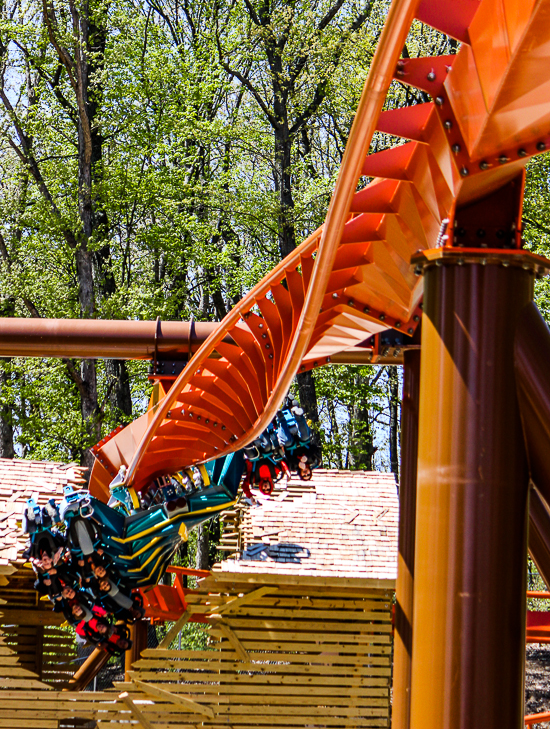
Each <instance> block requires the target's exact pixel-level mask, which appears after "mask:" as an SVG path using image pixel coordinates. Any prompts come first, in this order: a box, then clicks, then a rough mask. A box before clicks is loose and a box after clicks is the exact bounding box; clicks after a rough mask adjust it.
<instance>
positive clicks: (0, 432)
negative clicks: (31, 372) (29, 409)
mask: <svg viewBox="0 0 550 729" xmlns="http://www.w3.org/2000/svg"><path fill="white" fill-rule="evenodd" d="M10 364H11V359H9V358H8V357H2V358H1V365H0V388H1V392H2V396H3V397H4V396H5V394H6V392H5V391H6V389H7V387H9V381H10V371H9V366H10ZM13 456H14V447H13V412H12V407H11V406H10V405H9V404H8V403H7V402H5V403H4V404H3V405H2V407H1V408H0V458H13Z"/></svg>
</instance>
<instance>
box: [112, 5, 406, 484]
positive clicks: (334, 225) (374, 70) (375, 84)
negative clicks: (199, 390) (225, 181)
mask: <svg viewBox="0 0 550 729" xmlns="http://www.w3.org/2000/svg"><path fill="white" fill-rule="evenodd" d="M417 4H418V0H396V1H395V2H393V3H392V6H391V8H390V11H389V14H388V19H387V22H386V24H385V26H384V30H383V31H382V34H381V37H380V42H379V44H378V47H377V50H376V53H375V56H374V58H373V60H372V64H371V70H370V72H369V76H368V78H367V82H366V84H365V89H364V91H363V94H362V97H361V102H360V104H359V109H358V112H357V116H356V118H355V120H354V123H353V126H352V128H351V131H350V135H349V138H348V143H347V146H346V151H345V153H344V158H343V160H342V167H341V169H340V172H339V174H338V178H337V181H336V189H335V192H334V195H333V197H332V200H331V204H330V207H329V211H328V214H327V219H326V223H325V227H324V228H323V232H322V234H321V236H320V241H319V244H318V252H317V257H316V260H315V264H314V266H313V271H312V273H311V281H310V284H309V286H308V287H307V292H306V293H305V301H304V304H303V307H302V310H301V313H300V316H299V319H298V321H297V322H296V326H295V327H294V329H293V335H292V337H291V341H290V342H289V343H288V350H287V353H286V356H285V357H284V364H283V366H282V368H281V371H280V374H279V378H278V379H277V380H276V381H275V382H273V384H272V387H271V388H270V390H271V392H270V393H269V394H268V396H267V398H266V399H265V402H264V403H262V406H261V407H260V412H259V413H258V414H257V417H256V419H255V422H253V423H251V427H250V428H249V429H247V431H246V432H245V433H243V435H242V436H235V435H234V438H233V447H231V445H230V444H229V443H228V444H227V446H226V447H225V448H223V447H222V448H219V447H217V448H216V450H219V451H220V453H219V455H223V454H224V453H229V452H231V450H234V449H235V448H238V447H241V446H244V445H246V444H247V443H249V442H250V441H252V440H253V439H254V438H256V437H257V436H258V435H259V434H260V433H261V432H262V431H263V430H264V429H265V428H266V426H267V425H268V424H269V423H270V421H271V420H272V419H273V417H274V416H275V413H276V412H277V410H278V408H279V406H280V404H281V402H282V400H283V398H284V396H285V395H286V393H287V391H288V389H289V387H290V384H291V382H292V379H293V378H294V375H295V374H296V371H297V369H298V367H299V366H300V364H301V362H302V360H303V358H304V355H305V353H306V349H307V346H308V344H309V341H310V339H311V336H312V334H313V327H314V325H315V323H316V321H317V316H318V312H319V309H320V307H321V304H322V302H323V299H324V297H325V292H326V289H327V284H328V281H329V277H330V275H331V273H332V270H333V267H334V261H335V257H336V252H337V250H338V246H339V244H340V238H341V235H342V230H343V226H344V223H345V220H346V217H347V215H348V214H349V208H350V202H351V199H352V196H353V194H354V192H355V190H356V185H357V181H358V179H359V176H360V173H361V165H362V160H363V159H364V157H365V155H366V154H367V152H368V148H369V146H370V142H371V139H372V135H373V134H374V132H375V129H376V123H377V119H378V116H379V114H380V112H381V111H382V107H383V104H384V101H385V97H386V93H387V91H388V88H389V86H390V83H391V80H392V78H393V72H394V69H395V64H396V62H397V59H398V58H399V56H400V54H401V49H402V48H403V45H404V43H405V39H406V37H407V34H408V32H409V28H410V24H411V22H412V20H413V17H414V11H415V9H416V6H417ZM361 122H363V123H361ZM284 263H285V262H284V261H283V264H284ZM281 267H283V266H281ZM287 280H288V276H287ZM253 291H254V290H253ZM302 295H303V294H302ZM251 299H252V300H253V297H252V296H251V294H249V295H248V296H247V297H245V299H244V300H243V302H246V303H248V302H249V301H250V300H251ZM243 302H241V304H240V305H238V306H237V307H235V309H233V311H232V312H230V313H229V314H228V315H227V317H226V318H225V319H224V321H223V324H224V327H221V330H222V332H224V331H225V329H226V328H228V326H230V325H234V324H236V323H237V321H238V319H239V318H240V317H241V315H242V314H249V311H248V310H247V307H246V304H245V306H244V307H243V306H242V303H243ZM220 340H221V337H220V334H218V333H216V334H214V335H212V336H211V337H209V338H208V340H207V341H206V342H205V343H204V345H203V346H202V347H201V348H200V350H199V351H198V352H197V354H196V355H195V357H194V358H193V360H192V364H191V367H190V368H189V370H188V371H185V372H182V374H181V375H180V377H179V378H178V379H177V380H176V382H175V383H174V385H173V387H172V388H171V390H170V391H169V392H168V393H167V395H166V397H165V398H164V400H163V401H162V402H161V403H159V406H158V409H157V410H156V412H155V413H154V415H153V417H152V420H151V422H150V423H148V425H147V427H146V429H145V432H144V433H143V436H142V439H141V442H140V444H139V447H138V449H137V450H136V452H135V453H134V455H133V457H132V459H131V461H130V463H129V464H128V467H127V472H126V479H125V480H126V483H127V484H128V485H131V484H133V483H134V480H135V479H136V476H137V470H138V468H139V466H140V465H141V462H142V460H143V458H144V456H145V453H146V452H147V448H148V446H149V444H150V443H151V441H152V439H153V438H154V436H155V434H156V431H157V429H158V428H159V426H160V425H161V424H162V421H163V420H165V419H166V416H167V414H168V412H169V411H170V410H171V408H172V406H173V405H174V404H175V402H176V399H177V396H178V394H179V392H181V390H182V388H183V387H184V386H185V385H187V384H188V383H190V382H191V379H192V377H193V374H194V371H195V368H196V369H197V370H198V369H199V368H200V366H201V365H202V364H204V360H205V359H206V358H207V357H208V355H209V353H210V349H213V348H215V347H216V345H219V342H220Z"/></svg>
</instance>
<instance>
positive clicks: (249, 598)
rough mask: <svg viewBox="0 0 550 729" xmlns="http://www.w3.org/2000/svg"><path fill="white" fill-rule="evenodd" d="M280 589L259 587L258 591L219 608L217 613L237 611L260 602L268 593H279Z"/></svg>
mask: <svg viewBox="0 0 550 729" xmlns="http://www.w3.org/2000/svg"><path fill="white" fill-rule="evenodd" d="M278 589H279V588H278V587H259V588H258V589H257V590H252V592H248V593H247V594H246V595H243V596H242V597H235V598H234V599H233V600H229V602H226V603H224V604H222V605H219V606H217V607H216V613H217V614H220V613H226V612H229V611H230V610H236V609H237V608H238V607H241V605H246V604H249V603H251V602H254V600H258V599H259V598H260V597H263V596H264V595H267V593H268V592H277V590H278Z"/></svg>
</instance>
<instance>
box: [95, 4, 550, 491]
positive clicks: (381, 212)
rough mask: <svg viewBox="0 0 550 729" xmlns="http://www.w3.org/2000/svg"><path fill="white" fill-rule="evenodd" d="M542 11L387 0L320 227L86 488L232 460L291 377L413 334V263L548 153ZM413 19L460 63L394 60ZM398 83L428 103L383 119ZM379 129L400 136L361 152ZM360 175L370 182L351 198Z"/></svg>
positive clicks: (418, 282) (246, 301) (108, 454)
mask: <svg viewBox="0 0 550 729" xmlns="http://www.w3.org/2000/svg"><path fill="white" fill-rule="evenodd" d="M549 16H550V3H549V2H542V1H540V2H533V1H532V0H531V1H529V0H528V1H527V2H521V3H520V2H517V1H512V0H506V1H504V0H484V1H482V2H475V0H468V1H464V0H462V1H461V2H459V3H444V4H442V3H440V2H438V1H437V0H423V1H422V2H418V0H396V1H395V2H394V3H393V4H392V6H391V9H390V12H389V15H388V18H387V21H386V24H385V28H384V31H383V33H382V35H381V37H380V41H379V43H378V49H377V51H376V54H375V57H374V59H373V62H372V66H371V69H370V73H369V76H368V78H367V81H366V84H365V88H364V91H363V94H362V97H361V101H360V104H359V108H358V111H357V115H356V118H355V121H354V124H353V127H352V130H351V133H350V137H349V142H348V145H347V148H346V151H345V154H344V158H343V162H342V166H341V169H340V173H339V176H338V180H337V184H336V188H335V191H334V194H333V197H332V201H331V204H330V208H329V211H328V214H327V218H326V222H325V224H324V225H323V226H322V227H321V228H319V229H318V230H317V231H315V232H314V233H313V234H312V235H311V236H310V237H309V238H308V239H307V240H306V241H304V242H303V243H302V244H301V245H300V246H298V247H297V248H296V250H295V251H294V252H293V253H292V254H291V255H289V256H288V257H287V258H286V259H285V260H284V261H282V263H280V264H279V265H278V266H277V267H276V268H274V269H273V271H271V273H270V274H269V275H268V276H266V277H265V278H264V279H263V280H262V281H261V282H260V283H259V284H258V285H257V286H256V287H255V288H254V289H253V290H252V291H251V292H250V293H249V294H248V295H247V296H245V297H244V298H243V299H242V301H241V302H240V303H239V304H238V305H237V306H236V307H235V308H234V309H233V310H232V311H231V312H230V313H229V314H228V315H227V317H226V318H225V319H224V320H223V322H222V324H221V326H220V327H219V329H218V330H217V331H216V332H215V333H213V334H212V335H211V336H210V337H208V339H207V340H206V341H205V342H204V344H203V346H201V347H200V349H199V351H198V352H197V353H196V354H195V356H194V357H193V358H192V360H191V361H190V363H189V365H188V366H187V367H186V369H185V370H184V371H183V372H182V373H181V375H180V376H179V377H178V379H177V380H176V381H175V383H174V385H173V386H172V387H171V388H170V390H169V391H168V392H167V393H166V395H165V396H164V397H163V398H162V400H161V401H160V402H159V403H158V404H157V405H156V407H155V408H154V410H152V411H150V412H148V413H147V414H145V415H143V416H142V417H141V418H139V419H138V420H136V421H135V422H134V423H133V424H132V425H130V426H128V427H127V428H125V429H124V430H122V431H120V432H119V433H117V434H116V435H114V437H112V438H111V439H109V440H108V441H107V442H106V443H104V444H103V445H102V446H101V447H100V448H98V449H97V450H96V458H97V460H96V464H95V466H94V469H93V473H92V479H91V488H92V491H94V490H95V491H96V492H98V493H99V492H101V491H103V492H105V489H106V486H107V485H108V483H109V482H110V481H111V480H112V478H113V476H114V475H115V474H116V473H117V472H118V470H119V468H120V466H122V465H124V466H126V467H127V475H126V483H127V484H128V485H133V486H134V487H136V488H137V489H139V488H140V487H141V486H142V485H143V484H145V483H146V482H148V481H149V480H150V479H151V478H153V477H155V476H156V475H159V474H160V472H161V471H162V472H166V471H175V470H178V469H180V468H182V467H183V466H188V465H190V464H192V463H198V462H201V461H205V460H208V459H211V458H215V457H219V456H221V455H223V454H225V453H228V452H230V451H233V450H235V449H237V448H239V447H241V446H243V445H245V444H246V443H247V442H249V441H251V440H252V439H253V438H254V437H256V436H257V435H258V434H259V433H260V432H261V431H262V430H263V428H264V427H265V426H266V425H267V424H268V422H269V421H270V420H271V418H272V417H273V415H274V413H275V411H276V409H277V407H278V406H279V404H280V402H281V400H282V398H283V396H284V394H285V393H286V391H287V389H288V387H289V385H290V383H291V380H292V378H293V377H294V375H295V374H296V372H297V371H300V370H305V369H309V368H311V367H314V366H316V365H321V364H324V363H326V362H327V359H328V358H330V356H331V354H333V353H335V352H338V351H341V350H343V349H350V348H351V347H353V346H354V345H356V344H358V343H359V342H362V341H364V340H365V338H366V337H368V336H369V335H371V334H373V333H376V332H379V331H382V330H384V329H388V328H395V329H396V330H398V331H402V332H406V333H408V334H412V333H414V331H415V329H416V327H417V323H418V320H419V316H420V312H419V309H418V304H419V302H420V300H421V297H422V293H423V282H422V279H421V278H418V277H417V276H415V273H414V270H413V269H412V267H411V258H412V256H413V255H414V254H415V253H417V252H418V251H426V250H427V249H431V248H436V247H438V246H440V245H441V244H442V243H445V240H446V237H448V236H449V235H452V234H453V228H452V226H453V219H454V215H455V211H456V210H457V209H458V208H460V207H464V206H467V205H471V204H472V203H475V201H478V200H480V199H483V198H484V197H486V196H487V195H489V194H490V193H491V192H493V191H495V190H497V189H499V188H502V186H503V185H505V184H506V183H507V182H508V181H511V180H513V179H514V178H517V176H518V174H521V171H522V169H523V168H524V166H525V164H526V163H527V161H528V160H529V158H530V157H531V156H533V155H535V154H537V153H540V152H542V151H544V150H545V149H546V148H547V147H548V146H550V134H549V133H548V131H547V123H548V122H549V121H550V89H549V88H548V81H547V77H548V73H547V69H548V63H547V60H548V50H547V48H546V46H545V43H546V42H547V38H548V35H549V31H548V29H549ZM414 17H416V18H418V19H419V20H421V21H422V22H425V23H428V24H430V25H432V26H433V27H435V28H437V29H438V30H440V31H442V32H443V33H446V34H448V35H450V36H453V37H455V38H457V39H458V40H459V41H461V43H462V45H461V48H460V51H459V52H458V54H456V55H453V56H447V57H437V58H418V59H407V60H403V59H401V60H400V59H399V56H400V55H401V49H402V48H403V46H404V43H405V40H406V37H407V34H408V33H409V29H410V26H411V23H412V21H413V18H414ZM394 78H395V79H398V80H400V81H402V82H403V83H406V84H410V85H413V86H416V87H418V88H420V89H422V90H424V91H426V92H428V93H429V94H430V95H431V96H432V98H433V101H432V102H430V103H425V104H418V105H416V106H411V107H407V108H401V109H395V110H391V111H382V108H383V105H384V101H385V98H386V94H387V91H388V88H389V86H390V84H391V82H392V80H393V79H394ZM375 130H379V131H382V132H386V133H388V134H391V135H395V136H398V137H401V138H403V139H404V140H409V141H407V142H406V143H404V144H399V145H397V146H394V147H393V148H391V149H387V150H384V151H381V152H378V153H376V154H368V151H369V145H370V142H371V139H372V136H373V133H374V132H375ZM361 177H370V178H374V179H373V180H372V181H371V182H370V184H369V185H367V186H366V187H365V188H364V189H361V190H359V191H358V190H357V184H358V182H359V179H360V178H361ZM444 221H449V223H445V222H444ZM465 242H466V244H467V243H468V239H467V238H466V239H465ZM487 245H488V248H489V249H490V248H491V247H492V242H491V240H489V238H488V240H487ZM511 245H512V246H513V247H518V246H519V229H518V232H517V235H516V236H515V238H514V239H513V240H512V243H511ZM495 247H497V246H495ZM498 247H499V248H500V246H498ZM542 264H543V261H542V259H541V265H542ZM228 336H229V337H231V338H232V340H233V342H234V344H231V343H228V341H227V338H228ZM224 339H225V341H224ZM214 352H216V353H217V355H218V357H219V358H218V359H212V358H211V355H212V353H214Z"/></svg>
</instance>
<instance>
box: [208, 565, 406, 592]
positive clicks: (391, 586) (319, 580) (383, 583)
mask: <svg viewBox="0 0 550 729" xmlns="http://www.w3.org/2000/svg"><path fill="white" fill-rule="evenodd" d="M212 577H213V579H214V581H215V582H216V583H220V582H242V583H243V584H247V585H254V584H257V583H260V584H264V585H265V584H271V585H297V586H299V587H302V588H307V587H335V588H337V589H344V588H359V589H373V590H395V580H394V579H374V578H370V577H340V576H338V575H334V576H333V575H330V576H329V575H323V576H309V575H294V574H277V573H274V572H261V573H260V572H258V573H254V574H253V575H251V574H247V573H246V572H229V570H228V571H227V572H226V571H225V570H223V571H222V570H220V569H213V570H212ZM203 584H204V583H201V587H202V585H203ZM209 585H210V582H208V586H209Z"/></svg>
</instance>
